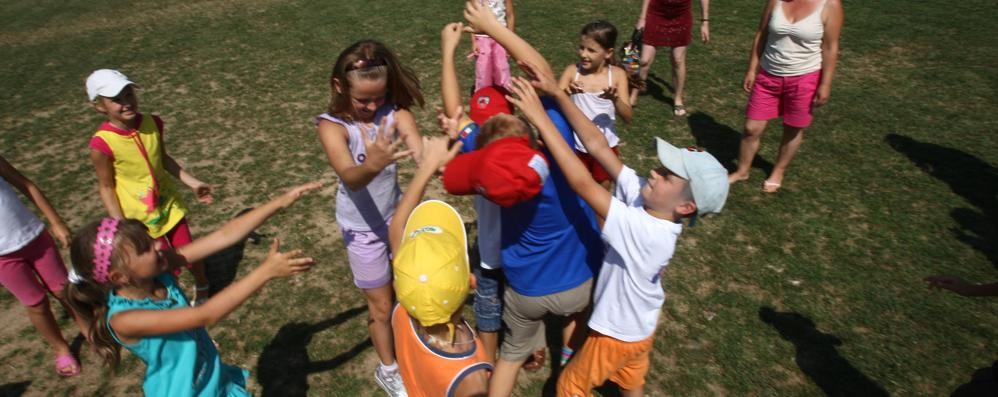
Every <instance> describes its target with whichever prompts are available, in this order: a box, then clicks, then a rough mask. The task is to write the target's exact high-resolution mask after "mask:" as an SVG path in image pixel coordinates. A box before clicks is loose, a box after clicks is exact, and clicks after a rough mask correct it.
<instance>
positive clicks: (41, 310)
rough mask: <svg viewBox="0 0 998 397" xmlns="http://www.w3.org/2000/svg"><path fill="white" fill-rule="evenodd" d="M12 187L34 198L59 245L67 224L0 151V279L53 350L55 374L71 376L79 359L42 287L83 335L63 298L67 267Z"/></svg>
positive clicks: (65, 241) (66, 234)
mask: <svg viewBox="0 0 998 397" xmlns="http://www.w3.org/2000/svg"><path fill="white" fill-rule="evenodd" d="M13 188H17V190H20V191H21V193H22V194H24V195H25V196H27V197H28V198H30V199H31V201H32V202H34V203H35V206H37V207H38V209H39V210H41V211H42V214H44V215H45V218H46V219H48V221H49V224H50V225H51V229H52V233H53V234H55V237H56V238H57V239H59V242H60V243H62V246H63V247H67V246H69V236H70V234H69V228H67V227H66V224H65V223H63V222H62V218H60V217H59V213H57V212H56V211H55V208H52V204H50V203H49V201H48V199H47V198H45V194H43V193H42V191H41V190H39V189H38V186H35V184H34V182H32V181H31V180H30V179H28V178H26V177H25V176H24V175H21V173H20V172H18V171H17V169H15V168H14V166H13V165H11V164H10V163H8V162H7V160H6V159H4V158H3V156H0V219H3V224H2V225H0V284H3V286H4V287H5V288H7V290H8V291H10V292H11V293H12V294H14V296H15V297H17V300H18V301H20V302H21V304H22V305H24V307H25V308H26V309H27V311H28V318H29V319H31V324H33V325H34V326H35V329H37V330H38V333H40V334H42V337H43V338H45V341H47V342H48V344H49V346H50V347H51V348H52V350H54V351H55V371H56V373H58V374H59V375H62V376H76V375H78V374H79V373H80V370H81V367H80V363H79V362H77V361H76V358H75V357H73V353H72V352H70V350H69V345H67V344H66V339H64V338H63V337H62V332H61V331H60V330H59V325H58V324H56V322H55V317H53V316H52V309H50V308H49V299H48V296H46V295H45V291H46V290H48V291H49V292H50V293H51V294H52V296H54V297H55V298H56V299H58V300H59V303H61V304H62V305H63V306H64V307H66V309H67V311H69V312H70V313H72V314H73V317H74V318H75V319H76V324H77V326H79V327H80V329H81V330H82V331H83V333H84V335H86V329H87V327H86V326H85V325H84V322H83V320H82V319H81V318H80V317H79V316H78V315H76V313H75V312H73V311H71V310H69V307H68V306H66V301H65V299H63V293H62V291H63V286H64V285H65V284H66V277H67V275H66V266H65V265H63V263H62V257H60V256H59V251H58V250H56V248H55V243H54V242H53V241H52V236H50V235H49V234H48V233H46V232H45V224H44V223H42V221H41V220H40V219H38V217H36V216H35V214H32V213H31V211H30V210H28V208H27V207H25V206H24V204H22V203H21V200H19V199H18V198H17V194H16V193H14V189H13ZM39 279H40V280H39Z"/></svg>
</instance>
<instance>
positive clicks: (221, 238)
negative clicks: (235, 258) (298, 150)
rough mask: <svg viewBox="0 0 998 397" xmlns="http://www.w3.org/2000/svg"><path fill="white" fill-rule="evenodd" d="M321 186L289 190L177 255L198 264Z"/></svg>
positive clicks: (195, 242)
mask: <svg viewBox="0 0 998 397" xmlns="http://www.w3.org/2000/svg"><path fill="white" fill-rule="evenodd" d="M321 186H322V183H321V182H312V183H307V184H304V185H300V186H297V187H295V188H293V189H291V190H288V191H287V192H286V193H284V194H282V195H280V196H277V197H276V198H274V199H273V200H270V201H268V202H267V203H266V204H264V205H261V206H258V207H256V208H254V209H253V210H252V211H249V212H247V213H245V214H243V215H241V216H238V217H236V218H235V219H233V220H231V221H229V222H228V223H226V224H225V225H222V227H220V228H218V230H215V231H214V232H212V233H211V234H209V235H207V236H204V237H201V238H199V239H197V240H194V241H192V242H191V243H190V244H187V245H185V246H183V247H179V248H177V249H176V253H177V254H178V255H180V256H183V257H184V258H185V259H186V260H187V262H188V263H190V262H197V261H199V260H201V259H204V258H205V257H207V256H208V255H211V254H214V253H216V252H218V251H221V250H223V249H225V248H228V247H230V246H232V245H233V244H235V243H238V242H239V241H242V240H243V239H245V238H246V235H248V234H249V233H250V232H252V231H253V229H256V228H257V227H259V226H260V225H261V224H263V222H264V221H266V220H267V218H270V216H271V215H274V214H275V213H277V211H278V210H280V209H282V208H286V207H287V206H289V205H291V204H293V203H294V202H295V201H297V200H298V198H299V197H301V195H302V194H303V193H305V192H308V191H311V190H315V189H318V188H319V187H321Z"/></svg>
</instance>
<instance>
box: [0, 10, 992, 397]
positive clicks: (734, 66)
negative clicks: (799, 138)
mask: <svg viewBox="0 0 998 397" xmlns="http://www.w3.org/2000/svg"><path fill="white" fill-rule="evenodd" d="M570 3H577V4H570ZM639 5H640V1H638V0H627V1H623V2H621V1H593V2H581V1H580V2H563V1H553V0H526V1H518V2H517V3H516V7H517V9H516V12H517V29H518V32H519V33H521V34H522V35H523V36H524V37H525V38H526V39H527V40H528V41H530V42H531V43H533V44H535V45H536V46H537V47H538V48H539V49H540V51H541V52H542V53H543V54H544V55H545V56H547V57H548V58H549V60H551V63H552V65H553V66H554V68H555V69H556V70H557V69H560V68H561V67H562V66H563V65H565V64H568V63H571V62H573V61H574V48H575V40H576V33H577V31H578V29H579V28H580V27H581V26H582V25H583V24H584V23H586V22H588V21H590V20H592V19H596V18H606V19H609V20H610V21H612V22H613V23H615V24H616V25H617V27H618V28H619V29H620V31H621V37H626V36H627V35H629V34H630V31H631V24H632V23H633V22H634V19H635V16H636V13H637V12H638V9H639ZM992 5H993V4H991V3H990V2H987V1H981V0H972V1H965V2H959V3H947V4H946V7H941V3H938V2H927V3H921V2H908V1H900V0H882V1H876V2H847V3H846V4H845V11H846V22H845V28H844V30H843V35H842V44H841V47H842V52H841V59H840V62H839V69H838V74H837V78H836V80H835V84H834V86H833V91H832V97H831V102H830V103H829V105H828V106H826V107H825V108H822V109H820V110H819V111H818V114H817V117H816V122H815V124H814V125H813V127H812V128H811V129H810V130H809V132H808V134H807V138H806V143H805V144H804V146H803V148H802V150H801V152H800V153H799V155H798V157H797V158H796V160H795V161H794V163H793V164H792V165H791V169H790V172H789V173H788V176H787V179H786V180H785V181H784V188H783V190H782V191H781V192H780V193H779V194H778V195H764V194H762V193H760V192H759V184H761V182H762V179H763V177H764V174H765V172H766V170H767V169H768V167H770V166H771V164H772V162H773V160H774V157H775V151H776V146H777V144H778V142H779V133H778V132H779V131H778V129H779V127H778V126H777V125H775V124H771V125H770V128H769V130H768V134H767V135H766V137H765V138H764V141H763V147H762V150H761V152H760V153H759V158H757V160H756V161H757V165H758V167H757V168H754V169H753V171H752V179H751V180H750V181H749V182H748V183H741V184H737V185H734V186H733V187H732V189H731V194H730V197H729V198H728V202H727V206H726V207H725V210H724V212H723V213H722V214H721V215H720V216H715V217H712V218H707V219H704V220H702V222H700V223H699V225H697V226H696V227H694V228H690V229H687V230H686V231H685V232H684V234H683V237H682V238H681V240H680V244H679V247H678V251H677V254H676V256H675V258H674V259H673V261H672V263H671V265H670V266H669V270H668V271H667V272H666V274H665V277H664V278H663V280H664V281H663V282H664V285H665V288H666V291H667V293H668V299H667V301H666V304H665V308H664V315H663V319H662V323H661V326H660V327H659V330H658V333H657V336H656V340H655V351H654V352H653V354H652V369H651V371H650V373H649V375H648V377H647V381H648V387H647V394H649V395H654V396H658V395H676V396H701V395H703V396H714V395H732V396H742V395H758V396H768V395H779V396H785V395H820V394H822V393H825V394H831V395H883V394H891V395H944V394H949V393H950V392H951V391H952V390H953V389H955V388H956V387H957V386H958V385H960V384H962V383H965V382H967V381H968V380H969V379H970V376H971V375H972V373H973V372H974V371H975V370H976V369H978V368H983V367H989V366H990V365H991V363H992V361H993V360H995V359H996V358H998V342H996V340H998V319H996V314H998V300H987V299H983V298H963V297H960V296H957V295H955V294H951V293H948V292H935V291H929V290H927V289H926V287H925V285H924V283H923V282H922V280H921V279H922V278H923V277H925V276H928V275H931V274H937V273H949V274H955V275H959V276H962V277H965V278H967V279H970V280H976V281H982V282H983V281H994V280H998V272H996V271H995V270H996V266H998V248H996V247H998V244H996V241H998V238H996V237H998V226H996V225H998V170H996V168H995V165H996V164H998V141H996V139H995V138H994V136H995V134H996V133H998V118H996V117H995V116H994V112H995V109H996V106H998V69H996V66H995V65H994V60H996V59H998V44H996V43H998V42H996V41H995V40H994V35H995V33H996V32H998V22H995V19H994V18H993V14H992V13H989V12H986V11H982V10H987V9H991V8H992V7H991V6H992ZM761 6H762V1H750V2H718V3H717V4H714V7H713V8H712V10H711V11H712V12H711V23H712V26H711V28H712V34H713V37H712V42H711V43H710V44H709V45H706V46H704V45H701V44H699V43H695V44H694V45H693V46H692V47H691V48H690V52H689V55H688V64H689V81H688V98H687V100H686V103H687V106H688V107H689V108H690V110H691V112H692V114H691V116H689V117H688V118H674V117H672V116H671V112H670V111H669V107H668V106H669V104H670V103H671V102H670V101H671V93H670V92H669V89H668V87H667V86H666V84H665V83H664V82H665V81H669V80H670V73H669V68H668V62H667V57H666V56H664V54H663V56H660V57H659V59H658V61H657V63H656V64H655V65H654V66H653V70H652V73H653V76H654V77H653V78H652V79H651V80H652V87H651V89H650V92H649V95H647V96H644V97H642V98H641V100H640V102H639V106H638V107H637V108H636V110H635V116H634V122H633V123H631V124H630V125H626V126H622V127H621V132H622V133H621V136H622V138H623V144H622V146H621V151H622V154H623V158H624V160H625V162H626V163H628V164H630V165H631V166H632V167H634V168H636V169H638V170H639V172H642V173H643V172H646V171H647V170H648V169H649V168H650V167H651V166H652V165H653V164H654V162H655V159H654V149H653V146H652V142H653V140H652V137H653V136H660V137H663V138H665V139H666V140H669V141H671V142H673V143H674V144H676V145H678V146H687V145H699V146H702V147H705V148H707V149H708V150H709V151H710V152H712V153H714V154H715V155H716V156H717V157H718V158H719V159H720V160H721V161H722V163H725V165H726V166H729V167H732V166H733V161H734V160H733V158H734V157H735V153H736V151H737V145H738V139H739V136H740V131H741V125H742V123H743V120H744V113H743V109H744V106H745V100H746V98H745V94H744V93H743V92H742V91H741V88H740V85H741V80H742V77H743V75H744V68H745V64H746V59H747V51H748V48H749V45H750V42H751V39H752V34H753V32H754V29H755V27H756V25H757V23H758V17H759V11H760V9H761ZM460 11H461V2H459V1H450V2H440V1H426V2H406V1H398V0H381V1H338V2H318V1H270V0H248V1H242V2H236V1H228V0H219V1H203V2H160V1H148V0H140V1H136V2H126V3H120V2H118V3H111V2H92V1H78V0H69V1H38V2H26V1H11V2H7V4H5V6H4V7H2V8H0V20H2V22H3V23H0V54H2V56H0V70H3V71H4V78H3V79H2V80H0V92H3V95H0V122H2V123H3V124H4V127H3V128H2V129H0V154H2V155H3V156H4V157H6V158H7V159H8V160H9V161H11V162H12V163H13V164H14V165H15V166H17V167H18V168H19V169H20V170H21V171H22V172H24V173H25V174H26V175H28V176H29V177H30V178H32V179H33V180H34V181H35V182H36V183H37V184H38V185H39V186H40V187H41V188H42V189H43V190H44V191H45V192H46V193H47V194H48V196H49V198H50V199H51V200H52V201H53V203H54V204H55V206H56V207H57V208H58V209H59V210H60V212H61V214H62V216H63V217H64V218H65V219H66V221H67V223H68V224H69V225H70V227H71V228H78V227H80V226H81V225H83V224H84V223H85V222H88V221H89V220H92V219H95V218H97V217H99V216H101V215H102V214H103V213H104V212H103V207H102V206H101V204H100V202H99V200H98V199H97V196H96V191H97V189H96V187H97V182H96V177H95V174H94V171H93V167H92V166H91V165H90V162H89V157H88V149H87V142H88V140H89V137H90V135H91V133H92V132H93V129H94V128H95V127H96V126H97V124H98V123H99V122H100V121H101V119H100V116H99V115H98V114H97V113H95V112H94V111H93V110H91V109H90V108H89V106H88V105H87V103H86V95H85V90H84V80H85V78H86V77H87V75H88V74H89V73H90V72H91V71H92V70H94V69H98V68H104V67H110V68H116V69H120V70H122V71H123V72H125V73H126V74H127V75H128V76H129V77H130V78H131V79H132V80H133V81H136V82H137V83H138V84H139V85H140V87H141V88H140V90H139V91H138V92H139V97H140V105H141V109H142V110H143V111H144V112H151V113H158V114H161V115H162V116H163V118H164V119H165V121H166V124H167V132H166V137H167V138H166V139H167V142H168V147H169V150H170V152H171V153H172V155H173V156H174V157H175V158H177V159H178V160H179V161H181V162H182V163H183V164H184V165H185V166H186V167H187V169H188V170H190V171H191V172H192V173H194V174H195V175H197V176H198V177H199V178H201V179H203V180H205V181H207V182H209V183H212V184H214V185H216V186H217V193H216V195H215V196H216V203H215V204H212V205H210V206H205V205H199V204H195V201H194V200H193V199H192V197H191V195H190V194H187V195H186V200H187V202H188V203H189V204H190V206H191V214H190V220H191V224H192V227H193V229H194V232H195V234H204V233H206V232H208V231H210V230H212V229H213V228H214V227H216V226H218V225H220V224H221V223H222V222H224V221H225V220H227V219H228V218H230V217H232V216H233V215H234V214H235V213H236V212H237V211H239V210H240V209H242V208H245V207H248V206H252V205H254V204H256V203H260V202H263V201H264V200H266V199H267V198H268V197H270V196H271V195H273V194H274V193H275V192H278V191H280V190H281V189H283V188H284V187H286V186H290V185H292V184H296V183H299V182H304V181H308V180H312V179H321V180H323V181H325V182H326V187H324V188H323V189H322V190H321V191H320V192H319V193H318V194H312V195H310V196H308V197H306V198H304V199H303V200H301V201H300V202H299V203H298V204H296V205H295V206H294V207H293V208H291V209H289V210H287V211H284V212H283V213H281V214H279V215H277V216H275V217H274V218H273V219H272V220H271V221H269V222H268V223H267V225H266V226H264V227H263V228H261V230H260V231H261V232H262V233H264V234H267V235H269V236H278V237H280V238H282V239H283V240H284V241H285V242H286V246H288V247H303V248H305V249H306V250H307V252H308V253H309V254H311V255H313V256H315V257H316V258H317V260H318V262H319V265H318V266H317V267H316V268H315V269H314V270H313V271H312V272H311V273H309V274H306V275H304V276H298V277H295V278H291V279H288V280H280V281H276V282H273V283H271V284H270V285H269V286H268V287H267V288H265V289H264V290H263V291H261V292H260V293H259V294H258V295H257V296H256V297H254V298H252V299H251V300H249V301H248V302H247V303H246V304H245V305H244V306H243V307H241V308H240V309H238V310H237V311H236V312H235V313H233V314H232V315H231V316H229V317H228V318H227V319H226V320H224V321H223V322H221V323H219V324H218V325H216V326H213V327H211V328H210V329H209V332H210V334H211V335H212V336H213V337H214V338H215V339H216V340H217V341H218V343H219V344H220V345H221V354H222V357H223V360H224V361H225V362H227V363H230V364H235V365H239V366H243V367H246V368H249V369H250V371H251V372H252V375H251V387H252V390H254V391H255V393H256V394H257V395H274V396H277V395H282V396H283V395H299V394H304V393H308V394H311V395H317V396H326V395H329V396H356V395H379V393H381V392H380V390H379V389H378V388H377V386H375V384H374V382H373V379H372V377H371V371H372V370H373V368H374V365H375V363H376V360H377V359H376V358H375V355H374V352H373V349H372V348H371V345H370V341H369V340H368V339H367V330H366V324H365V321H366V320H365V318H366V308H365V305H364V300H363V297H362V296H361V294H360V292H359V291H358V290H357V289H356V288H354V287H353V285H352V282H351V277H350V273H349V269H348V267H347V263H346V257H345V252H344V249H343V244H342V241H341V240H342V239H341V237H340V233H339V229H338V227H337V225H336V223H335V222H334V220H333V215H332V202H333V195H334V192H335V184H336V180H337V178H336V176H335V175H334V173H333V172H332V169H331V168H330V167H329V166H328V164H327V162H326V160H325V156H324V154H323V152H322V149H321V147H320V145H319V143H318V139H317V138H316V136H315V132H314V126H313V124H312V121H311V119H312V117H314V116H315V115H317V114H319V113H322V112H323V111H324V109H325V107H326V104H327V102H328V100H329V92H328V90H329V89H328V75H329V69H330V67H331V65H332V62H333V61H334V59H335V57H336V55H337V54H338V53H339V51H340V50H341V49H343V48H345V47H346V46H347V45H349V44H350V43H352V42H354V41H356V40H358V39H361V38H376V39H379V40H382V41H384V42H385V43H387V44H388V45H389V46H390V47H391V48H392V49H393V50H395V51H396V52H397V53H398V55H399V56H400V57H401V59H402V60H403V62H404V63H405V64H406V65H407V66H409V67H411V68H413V69H414V70H415V71H416V72H417V73H418V75H419V76H420V78H421V82H422V87H423V92H424V94H425V96H426V97H427V99H428V102H429V103H428V105H427V106H426V108H424V109H416V110H415V114H416V115H417V119H418V120H419V123H420V127H421V130H422V132H423V133H430V134H436V133H437V129H436V128H435V122H434V120H435V111H434V107H435V106H437V105H438V104H439V101H440V100H439V81H438V80H439V31H440V29H441V27H442V26H443V25H444V24H445V23H446V22H450V21H455V20H458V18H460V16H461V12H460ZM463 45H464V47H463V48H464V49H463V50H462V52H463V51H466V49H467V48H468V47H467V45H468V43H467V42H465V43H463ZM459 72H460V73H461V75H462V84H463V85H464V87H465V88H467V87H468V84H470V83H471V81H472V73H473V72H472V65H471V63H470V62H463V61H462V62H459ZM411 171H412V164H411V163H405V165H403V180H405V179H407V176H408V175H410V174H411ZM403 182H404V181H403ZM439 192H440V189H435V190H434V193H431V194H430V196H431V197H437V198H445V199H446V200H448V201H449V202H452V203H456V204H457V205H458V206H459V208H460V209H461V211H462V213H463V214H464V215H465V217H466V218H467V219H471V218H472V217H473V211H472V209H471V205H470V200H468V199H467V198H454V197H446V196H445V195H443V194H441V193H439ZM185 194H186V193H185ZM265 253H266V246H265V245H260V246H257V245H252V244H249V245H247V247H246V251H245V259H244V260H243V261H242V263H241V265H240V268H239V274H245V272H247V271H248V269H250V268H252V267H254V266H256V265H257V264H258V263H259V261H260V260H261V259H262V258H263V256H264V254H265ZM63 254H64V257H65V258H66V259H67V260H68V252H65V251H64V252H63ZM184 281H186V282H187V283H188V285H191V284H190V280H189V276H188V275H186V274H185V275H184ZM61 313H62V310H61V309H57V310H56V314H57V316H60V315H61ZM0 319H2V321H3V323H4V326H3V327H2V329H0V395H3V396H7V395H14V396H16V395H21V394H22V393H23V395H26V396H41V395H45V396H48V395H134V394H137V393H140V392H141V379H142V374H143V370H144V366H143V365H142V364H141V363H140V362H138V361H137V360H136V359H134V358H133V357H130V356H128V357H127V358H126V359H125V360H124V362H123V365H122V367H121V368H120V370H119V372H118V373H117V374H116V375H112V374H110V373H108V372H107V371H106V370H104V369H103V368H101V364H100V362H99V361H98V360H97V358H96V356H95V355H94V354H93V353H91V352H90V350H89V349H88V347H87V346H86V345H84V346H83V348H82V349H81V354H82V363H83V365H84V367H85V368H84V373H83V374H82V375H81V376H79V377H76V378H72V379H60V378H59V377H58V376H57V375H55V373H54V368H53V365H52V357H51V353H50V352H49V351H48V350H47V346H46V345H45V344H44V343H43V342H42V340H41V338H40V337H38V335H37V333H36V332H35V331H34V329H33V327H31V325H30V323H29V322H28V320H27V317H26V316H25V315H24V311H23V309H22V307H21V306H20V305H19V303H18V302H17V301H16V300H15V299H14V298H13V296H12V295H10V294H9V293H6V292H4V293H0ZM61 324H62V325H63V330H64V334H65V335H67V337H69V338H72V337H73V336H75V335H76V330H75V329H74V328H73V324H72V322H70V321H66V320H61ZM551 382H552V381H551V374H550V372H549V370H548V369H545V370H542V371H541V372H539V373H537V374H530V375H523V374H521V376H520V382H519V385H518V388H517V389H516V394H517V395H539V394H542V393H543V392H544V391H545V390H550V387H551Z"/></svg>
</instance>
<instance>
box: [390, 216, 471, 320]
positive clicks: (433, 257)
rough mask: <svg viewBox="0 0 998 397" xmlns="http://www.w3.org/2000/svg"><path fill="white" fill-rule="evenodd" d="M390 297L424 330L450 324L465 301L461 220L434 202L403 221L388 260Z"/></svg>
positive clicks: (466, 280) (466, 272) (465, 240)
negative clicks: (392, 284)
mask: <svg viewBox="0 0 998 397" xmlns="http://www.w3.org/2000/svg"><path fill="white" fill-rule="evenodd" d="M393 269H394V273H395V294H396V296H397V297H398V300H399V303H400V304H401V305H402V307H403V308H405V310H406V311H407V312H409V315H410V316H412V317H413V318H415V319H416V320H417V321H419V324H420V325H422V326H424V327H429V326H433V325H437V324H444V323H448V322H450V319H451V316H452V315H453V314H454V312H456V311H457V310H458V309H460V308H461V305H462V304H464V300H465V299H466V298H467V297H468V289H469V285H468V283H469V277H470V275H469V272H470V269H469V268H468V236H467V234H466V233H465V230H464V222H463V221H462V220H461V215H460V214H458V213H457V211H456V210H455V209H454V208H453V207H451V206H450V205H448V204H447V203H445V202H443V201H439V200H427V201H424V202H422V203H420V204H419V205H418V206H416V208H415V209H414V210H413V211H412V214H411V215H409V219H408V220H407V221H406V223H405V231H404V234H403V235H402V244H401V245H400V246H399V249H398V252H397V253H396V255H395V260H394V266H393Z"/></svg>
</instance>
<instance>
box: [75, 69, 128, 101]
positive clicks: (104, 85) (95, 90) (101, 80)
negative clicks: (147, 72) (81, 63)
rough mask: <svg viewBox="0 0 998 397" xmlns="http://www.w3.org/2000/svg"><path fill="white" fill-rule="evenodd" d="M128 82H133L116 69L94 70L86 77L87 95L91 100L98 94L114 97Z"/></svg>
mask: <svg viewBox="0 0 998 397" xmlns="http://www.w3.org/2000/svg"><path fill="white" fill-rule="evenodd" d="M129 84H135V83H133V82H131V80H128V77H126V76H125V75H124V74H122V73H121V72H119V71H117V70H113V69H99V70H95V71H94V72H93V73H90V77H87V96H89V97H90V100H91V101H93V100H96V99H97V97H98V96H102V97H107V98H114V97H116V96H118V93H120V92H121V90H122V89H124V88H125V87H126V86H127V85H129Z"/></svg>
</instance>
